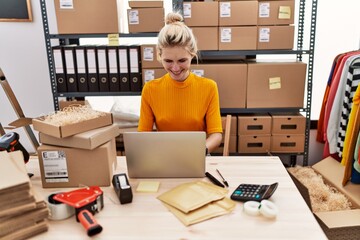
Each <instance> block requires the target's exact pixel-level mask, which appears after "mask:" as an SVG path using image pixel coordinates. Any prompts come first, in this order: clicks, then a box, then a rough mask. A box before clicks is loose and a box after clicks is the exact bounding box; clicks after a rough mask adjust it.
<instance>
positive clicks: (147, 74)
mask: <svg viewBox="0 0 360 240" xmlns="http://www.w3.org/2000/svg"><path fill="white" fill-rule="evenodd" d="M144 75H145V76H144V80H145V83H147V82H149V81H151V80H154V79H155V70H145V71H144Z"/></svg>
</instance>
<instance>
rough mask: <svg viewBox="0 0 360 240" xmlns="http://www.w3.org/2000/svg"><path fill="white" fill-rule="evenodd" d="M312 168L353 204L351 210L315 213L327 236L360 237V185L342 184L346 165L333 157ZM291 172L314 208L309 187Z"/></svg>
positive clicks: (333, 238) (336, 239)
mask: <svg viewBox="0 0 360 240" xmlns="http://www.w3.org/2000/svg"><path fill="white" fill-rule="evenodd" d="M312 168H313V169H314V170H315V171H316V172H317V173H319V174H320V175H321V176H322V177H323V179H324V181H325V183H327V184H329V185H330V186H332V187H334V188H336V189H337V190H338V191H340V192H342V193H343V194H344V195H345V196H346V197H347V198H348V199H349V201H350V202H351V203H352V205H353V209H351V210H344V211H331V212H317V213H314V215H315V217H316V220H317V221H318V222H319V224H320V226H321V228H322V229H323V230H324V233H325V234H326V236H327V237H328V238H329V239H330V240H343V239H360V209H359V208H360V185H359V184H353V183H351V182H349V183H348V184H346V185H345V186H342V178H343V176H344V167H343V166H342V165H341V164H340V163H339V162H338V161H336V160H335V159H333V158H332V157H327V158H325V159H323V160H321V161H319V162H318V163H316V164H314V165H313V166H312ZM289 174H290V176H291V178H292V179H293V180H294V183H295V185H296V187H297V188H298V189H299V192H300V193H301V195H302V196H303V197H304V199H305V201H306V203H307V204H308V206H309V208H310V209H312V207H311V201H310V196H309V191H308V189H307V188H306V187H305V186H304V185H303V184H302V183H301V182H300V181H299V180H298V179H297V178H296V177H295V176H294V175H292V174H291V173H289Z"/></svg>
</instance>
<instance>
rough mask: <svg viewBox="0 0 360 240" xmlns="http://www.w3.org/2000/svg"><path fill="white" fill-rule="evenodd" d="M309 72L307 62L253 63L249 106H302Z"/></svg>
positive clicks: (249, 76)
mask: <svg viewBox="0 0 360 240" xmlns="http://www.w3.org/2000/svg"><path fill="white" fill-rule="evenodd" d="M305 76H306V64H305V63H303V62H256V63H249V64H248V77H247V93H246V97H247V99H246V106H247V108H296V107H298V108H302V107H303V105H304V91H305Z"/></svg>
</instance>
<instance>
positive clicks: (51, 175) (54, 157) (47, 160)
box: [41, 151, 69, 183]
mask: <svg viewBox="0 0 360 240" xmlns="http://www.w3.org/2000/svg"><path fill="white" fill-rule="evenodd" d="M41 154H42V161H43V165H44V174H45V182H48V183H51V182H69V173H68V168H67V164H66V155H65V152H64V151H44V152H42V153H41Z"/></svg>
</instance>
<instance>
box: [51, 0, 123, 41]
mask: <svg viewBox="0 0 360 240" xmlns="http://www.w3.org/2000/svg"><path fill="white" fill-rule="evenodd" d="M54 3H55V13H56V23H57V28H58V33H59V34H72V33H76V34H79V33H84V34H86V33H118V32H119V26H118V14H117V4H116V0H106V1H104V0H73V1H59V0H55V1H54ZM61 3H63V4H61Z"/></svg>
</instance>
